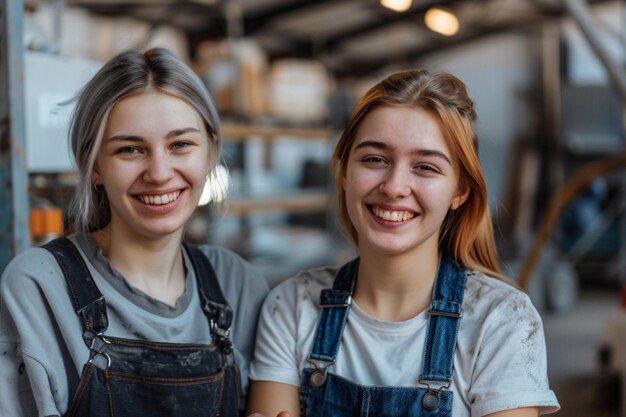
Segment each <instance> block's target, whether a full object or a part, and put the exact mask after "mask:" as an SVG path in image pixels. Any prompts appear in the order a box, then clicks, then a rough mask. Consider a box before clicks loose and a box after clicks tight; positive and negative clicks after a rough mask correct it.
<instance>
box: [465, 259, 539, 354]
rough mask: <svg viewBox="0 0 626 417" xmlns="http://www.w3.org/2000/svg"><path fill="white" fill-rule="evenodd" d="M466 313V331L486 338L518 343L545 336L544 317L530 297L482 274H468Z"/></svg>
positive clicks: (503, 282)
mask: <svg viewBox="0 0 626 417" xmlns="http://www.w3.org/2000/svg"><path fill="white" fill-rule="evenodd" d="M463 311H464V319H465V323H466V325H467V327H466V330H470V329H473V330H474V331H477V333H478V334H477V335H476V336H479V335H482V337H483V338H485V339H491V340H495V339H500V338H501V337H502V338H503V340H502V343H508V344H510V343H513V344H515V343H516V341H519V342H520V343H522V342H523V341H524V340H525V341H527V342H528V341H529V340H530V339H535V338H536V337H537V336H539V335H541V337H543V323H542V320H541V316H540V315H539V313H538V312H537V310H536V309H535V307H534V306H533V304H532V302H531V300H530V298H529V297H528V295H527V294H526V293H524V292H523V291H521V290H519V289H518V288H516V287H515V286H513V285H512V284H510V283H508V282H505V281H502V280H499V279H497V278H493V277H490V276H488V275H486V274H484V273H482V272H476V271H472V272H468V279H467V283H466V286H465V297H464V299H463ZM465 313H467V314H465ZM461 323H463V321H462V322H461ZM478 329H481V330H478ZM495 334H497V335H498V337H497V338H496V337H495V336H494V335H495ZM507 335H508V336H507ZM537 342H539V340H537Z"/></svg>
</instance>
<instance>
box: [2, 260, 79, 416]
mask: <svg viewBox="0 0 626 417" xmlns="http://www.w3.org/2000/svg"><path fill="white" fill-rule="evenodd" d="M42 255H43V256H42ZM51 258H52V255H50V256H49V257H47V252H44V250H43V249H29V250H28V251H26V252H25V253H23V254H20V255H19V256H18V257H17V258H16V259H14V260H13V261H11V263H10V264H9V265H8V266H7V267H6V269H5V270H4V273H3V275H2V278H1V279H0V415H1V416H7V417H22V416H35V415H46V416H58V415H60V414H61V412H60V410H59V408H61V407H62V405H63V404H64V403H65V401H64V400H65V398H66V393H67V385H61V383H60V382H64V381H67V380H68V378H67V376H66V373H65V368H64V358H63V356H62V354H61V352H60V349H58V348H57V346H59V344H61V343H62V342H61V341H60V340H59V339H58V338H57V337H56V336H55V329H58V328H59V326H58V324H56V323H53V322H52V320H53V313H52V312H51V311H54V312H55V313H58V314H60V315H68V314H69V317H70V318H74V316H75V313H74V312H73V310H72V308H71V303H69V302H68V309H67V311H65V310H63V311H59V310H55V303H54V300H53V299H50V298H48V297H47V295H49V294H48V291H47V288H44V287H42V286H41V285H40V283H39V282H38V281H37V277H44V278H42V281H44V282H45V283H48V284H50V286H54V285H55V284H56V283H57V282H58V281H56V278H58V277H57V275H56V274H55V271H56V270H55V269H54V268H55V267H56V264H55V263H54V260H52V259H51ZM57 269H58V268H57ZM64 291H65V290H64V289H63V288H62V289H61V290H59V291H58V294H59V298H61V299H62V298H63V296H65V297H67V295H66V294H65V293H64ZM68 320H69V319H68ZM79 329H80V328H79ZM57 331H58V330H57ZM78 333H79V335H78V337H79V338H80V330H79V331H78ZM81 343H82V341H81ZM55 399H56V400H58V402H57V401H55Z"/></svg>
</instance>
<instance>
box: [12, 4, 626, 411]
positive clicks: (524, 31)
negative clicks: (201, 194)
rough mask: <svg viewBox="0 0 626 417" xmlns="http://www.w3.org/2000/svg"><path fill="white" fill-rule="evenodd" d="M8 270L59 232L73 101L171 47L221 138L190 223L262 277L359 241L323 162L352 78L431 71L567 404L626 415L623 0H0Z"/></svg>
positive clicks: (67, 188)
mask: <svg viewBox="0 0 626 417" xmlns="http://www.w3.org/2000/svg"><path fill="white" fill-rule="evenodd" d="M0 17H1V18H2V23H1V25H2V26H1V29H0V96H1V97H0V99H1V104H0V120H1V121H2V122H1V123H0V181H1V185H0V270H1V269H2V268H4V266H5V265H6V264H7V263H8V261H9V260H10V259H11V257H12V256H14V255H15V254H16V253H17V252H19V251H21V250H24V249H25V248H27V247H29V246H31V245H36V244H40V243H42V242H45V241H46V240H49V239H51V238H54V237H56V236H60V235H63V234H66V233H68V232H69V230H68V229H67V218H66V217H65V216H64V215H65V211H66V209H67V205H68V202H69V199H70V198H71V195H72V193H73V189H74V186H75V184H76V174H75V172H74V167H73V165H72V162H71V159H70V156H69V150H68V147H67V129H68V126H67V124H68V120H69V115H70V114H71V111H72V104H71V103H69V104H68V103H67V100H68V99H71V98H72V97H73V96H74V95H75V94H76V92H77V91H78V90H79V89H80V87H81V86H82V85H83V83H84V82H85V81H86V80H87V79H89V78H90V76H91V75H93V74H94V73H95V71H96V70H97V69H98V68H99V66H100V65H101V64H102V63H103V62H105V61H106V60H108V59H109V58H111V57H112V56H113V55H115V54H116V53H118V52H120V51H122V50H125V49H128V48H133V49H145V48H148V47H151V46H164V47H167V48H169V49H171V50H172V51H174V52H175V53H176V54H177V55H178V56H180V57H181V58H183V59H184V60H185V61H186V62H188V63H189V64H190V66H191V67H192V68H193V69H194V70H195V71H197V73H198V75H199V76H200V77H201V78H202V80H203V81H204V82H205V83H206V85H207V87H208V88H209V89H210V91H211V93H212V95H213V97H214V99H215V100H216V103H217V106H218V109H219V112H220V116H221V118H222V122H223V135H224V154H223V160H222V161H221V165H222V168H220V169H219V170H218V171H216V174H215V175H216V176H215V178H214V179H215V180H216V182H220V183H225V184H227V185H228V190H227V193H223V192H221V191H220V190H217V189H215V188H214V189H207V190H206V191H207V193H206V195H205V198H204V199H203V201H202V205H200V206H199V207H198V209H197V211H196V213H195V215H194V217H193V218H192V221H191V223H190V225H189V227H188V228H187V239H188V240H190V241H194V242H206V241H208V242H211V243H215V244H218V245H223V246H227V247H229V248H231V249H233V250H235V251H236V252H238V253H240V254H241V255H242V256H243V257H244V258H246V259H248V260H250V261H251V262H252V263H254V264H255V265H256V266H257V267H258V268H259V269H261V270H262V271H263V273H264V274H265V276H266V277H267V279H268V280H269V282H270V284H271V285H275V284H276V283H278V282H280V281H281V280H283V279H285V278H287V277H289V276H291V275H293V274H294V273H295V272H297V271H298V270H300V269H304V268H309V267H314V266H318V265H323V264H340V263H342V262H345V261H346V260H347V259H349V258H350V257H352V256H354V252H353V250H352V249H350V245H348V244H347V242H346V240H345V238H344V237H343V235H342V233H341V230H340V228H339V225H338V222H337V219H336V216H335V204H334V198H333V195H332V184H331V183H330V175H329V166H328V161H329V159H330V155H331V153H332V150H333V147H334V144H335V143H336V140H337V139H338V136H339V135H340V133H341V129H342V128H343V126H344V125H345V123H346V121H347V119H348V118H349V116H350V113H351V111H352V109H353V107H354V105H355V104H356V102H357V101H358V100H359V98H360V97H361V96H362V94H363V93H364V92H365V91H366V89H367V88H369V87H370V86H371V85H373V84H374V83H375V82H376V81H378V80H380V79H382V78H383V77H385V76H386V75H388V74H390V73H391V72H394V71H397V70H401V69H408V68H428V69H431V70H443V71H448V72H451V73H453V74H455V75H457V76H458V77H460V78H461V79H462V80H463V81H464V82H465V83H466V84H467V86H468V89H469V93H470V96H471V97H472V98H473V99H474V100H475V102H476V105H477V111H478V116H479V120H478V123H477V126H476V129H477V132H478V136H479V139H480V157H481V162H482V164H483V168H484V172H485V175H486V179H487V184H488V189H489V193H490V194H489V195H490V198H489V204H490V209H491V212H492V215H493V219H494V225H495V230H496V235H497V241H498V250H499V253H500V256H501V260H502V264H503V268H504V270H505V272H506V274H507V275H509V276H510V277H511V278H512V279H514V280H516V281H517V282H518V283H519V285H520V286H521V287H522V288H523V289H525V290H526V291H528V293H529V295H530V296H531V298H532V300H533V302H534V303H535V306H536V307H537V309H538V310H539V311H540V313H541V315H542V317H543V319H544V325H545V329H546V337H547V347H548V363H549V377H550V382H551V385H552V388H553V389H554V390H555V392H556V394H557V396H558V398H559V400H560V401H561V405H562V410H561V411H560V412H559V414H560V415H562V416H566V417H578V416H594V417H595V416H600V417H602V416H622V417H624V416H626V394H625V393H626V382H622V381H623V380H624V378H623V376H626V292H625V291H624V290H623V289H624V284H625V283H626V216H625V214H624V211H625V209H626V178H625V173H624V167H625V166H626V150H625V146H624V144H625V140H626V138H625V129H624V126H625V118H624V103H625V99H626V1H622V0H620V1H617V0H612V1H609V0H606V1H600V0H597V1H590V0H413V1H411V0H380V1H379V0H316V1H313V0H308V1H304V0H130V1H120V0H0Z"/></svg>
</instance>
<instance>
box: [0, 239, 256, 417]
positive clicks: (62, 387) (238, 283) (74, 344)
mask: <svg viewBox="0 0 626 417" xmlns="http://www.w3.org/2000/svg"><path fill="white" fill-rule="evenodd" d="M71 240H72V241H73V242H74V244H75V245H76V246H77V247H78V249H79V251H80V253H81V254H82V256H83V258H84V259H85V262H86V264H87V266H88V268H89V270H90V272H91V274H92V275H93V278H94V281H95V283H96V285H97V286H98V289H99V290H100V292H101V293H102V295H103V296H104V297H105V299H106V300H107V313H108V318H109V327H108V329H107V331H106V332H105V334H106V335H109V336H113V337H121V338H129V339H141V340H150V341H161V342H169V343H210V341H211V335H210V331H209V326H208V321H207V318H206V316H205V314H204V313H203V311H202V308H201V305H200V298H199V295H198V291H197V285H196V279H195V274H194V272H193V268H192V267H191V264H190V261H189V258H188V256H187V254H186V253H185V252H184V251H183V254H184V261H185V265H186V267H187V271H188V272H187V277H186V289H185V292H184V294H183V295H182V296H181V297H180V298H179V299H178V301H177V303H176V305H175V306H173V307H172V306H169V305H167V304H165V303H162V302H160V301H158V300H155V299H153V298H151V297H150V296H148V295H146V294H145V293H143V292H141V291H139V290H138V289H136V288H134V287H132V286H131V285H130V284H129V283H128V282H127V281H126V280H125V279H124V277H123V276H122V275H121V274H120V273H119V272H117V271H116V270H115V269H114V268H113V266H112V265H111V264H110V263H109V262H108V260H107V259H106V258H105V257H104V256H103V255H102V251H101V249H100V248H99V247H98V245H97V244H96V243H95V241H94V240H93V239H92V238H91V237H90V236H88V235H75V236H72V237H71ZM201 249H202V251H203V252H204V253H205V254H206V255H207V256H208V258H209V260H210V262H211V264H212V265H213V268H214V269H215V273H216V274H217V277H218V280H219V282H220V285H221V287H222V291H223V293H224V296H225V297H226V300H227V301H228V303H229V305H230V307H231V308H232V309H233V312H234V320H233V324H232V327H231V337H232V340H233V343H234V346H235V356H236V360H237V363H238V365H239V366H240V369H241V377H242V386H243V388H244V392H245V388H246V387H247V381H248V367H249V364H250V361H251V359H252V355H253V351H254V339H255V329H256V322H257V317H258V312H259V308H260V306H261V303H262V301H263V298H264V297H265V295H266V294H267V291H268V287H267V283H266V281H265V279H264V277H263V276H262V275H261V274H260V273H258V272H257V271H255V270H254V269H253V268H252V267H251V266H250V265H249V264H248V263H246V262H245V261H244V260H242V259H241V258H240V257H239V256H237V255H235V254H234V253H232V252H230V251H228V250H227V249H224V248H219V247H215V246H208V245H206V246H202V247H201ZM82 333H83V329H82V325H81V322H80V320H79V317H78V316H77V314H76V312H75V311H74V309H73V307H72V303H71V301H70V298H69V293H68V289H67V285H66V283H65V278H64V277H63V274H62V272H61V269H60V268H59V265H58V264H57V262H56V260H55V259H54V257H53V256H52V254H50V253H49V252H48V251H47V250H45V249H41V248H32V249H28V250H26V251H24V252H23V253H21V254H19V255H18V256H17V257H15V259H13V260H12V261H11V263H10V264H9V265H8V266H7V268H6V269H5V270H4V272H3V274H2V279H1V281H0V416H2V417H12V416H16V417H17V416H20V417H21V416H56V415H62V414H64V413H65V412H66V411H67V408H68V406H69V401H70V398H71V397H72V394H73V391H74V390H75V388H76V386H77V384H78V381H79V379H80V373H81V370H82V368H83V365H84V364H85V363H86V362H87V360H88V359H89V349H88V348H87V346H86V345H85V342H84V341H83V338H82ZM22 362H23V363H24V365H25V366H24V367H20V364H21V363H22Z"/></svg>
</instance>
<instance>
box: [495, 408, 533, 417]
mask: <svg viewBox="0 0 626 417" xmlns="http://www.w3.org/2000/svg"><path fill="white" fill-rule="evenodd" d="M485 417H539V410H538V409H537V408H536V407H530V408H517V409H515V410H506V411H499V412H497V413H493V414H488V415H486V416H485Z"/></svg>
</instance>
